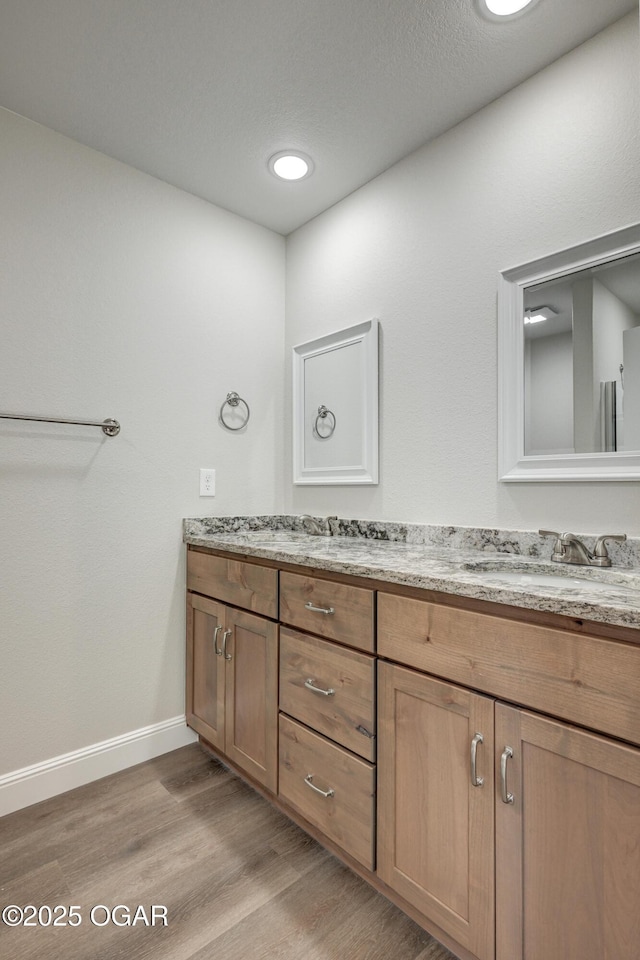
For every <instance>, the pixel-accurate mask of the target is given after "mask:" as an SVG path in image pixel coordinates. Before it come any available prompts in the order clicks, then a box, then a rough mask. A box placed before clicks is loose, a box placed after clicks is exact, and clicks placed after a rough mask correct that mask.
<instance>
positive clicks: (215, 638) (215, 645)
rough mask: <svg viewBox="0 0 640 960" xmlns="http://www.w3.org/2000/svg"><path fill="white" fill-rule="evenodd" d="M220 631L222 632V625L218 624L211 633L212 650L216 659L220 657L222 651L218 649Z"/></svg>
mask: <svg viewBox="0 0 640 960" xmlns="http://www.w3.org/2000/svg"><path fill="white" fill-rule="evenodd" d="M221 630H222V624H220V623H219V624H218V626H217V627H216V628H215V629H214V631H213V650H214V653H215V655H216V657H221V656H222V650H219V649H218V634H219V633H220V631H221Z"/></svg>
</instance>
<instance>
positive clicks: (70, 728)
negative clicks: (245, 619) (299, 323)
mask: <svg viewBox="0 0 640 960" xmlns="http://www.w3.org/2000/svg"><path fill="white" fill-rule="evenodd" d="M0 209H1V210H2V217H1V219H0V244H1V247H0V270H1V281H2V296H1V297H0V327H1V339H0V411H3V412H23V413H35V414H38V413H41V414H44V415H50V416H56V415H57V416H71V417H74V416H79V417H86V418H89V419H93V418H97V419H103V418H105V417H115V418H116V419H118V420H120V422H121V423H122V432H121V434H120V436H119V437H117V438H115V439H107V438H106V437H104V436H103V434H102V432H101V431H100V430H99V429H90V428H82V427H54V426H45V425H38V424H32V425H23V424H20V423H15V422H9V421H0V530H1V536H2V550H0V583H1V585H2V586H1V594H0V645H1V649H2V669H1V670H0V774H1V773H3V772H5V771H10V770H16V769H18V768H22V767H25V766H27V765H29V764H34V763H37V762H39V761H40V760H43V759H45V758H51V757H55V756H57V755H58V754H62V753H66V752H69V751H73V750H77V749H79V748H82V747H85V746H87V745H90V744H94V743H97V742H98V741H102V740H106V739H108V738H111V737H116V736H118V735H119V734H122V733H125V732H128V731H132V730H136V729H138V728H140V727H143V726H146V725H149V724H153V723H156V722H158V721H162V720H165V719H167V718H171V717H174V716H177V715H179V714H181V713H184V697H183V687H184V552H183V548H182V547H181V521H182V518H183V517H185V516H202V515H205V514H213V513H215V514H233V513H245V512H246V513H261V512H268V513H271V512H273V511H274V510H275V511H278V510H280V509H281V498H282V484H283V477H282V472H281V466H280V464H281V462H282V456H283V445H284V440H283V433H282V415H283V410H282V392H283V379H284V374H283V371H284V366H283V352H284V341H283V323H284V320H283V318H284V301H283V297H284V241H283V238H282V237H280V236H278V235H276V234H274V233H271V232H270V231H268V230H265V229H263V228H261V227H257V226H255V225H253V224H251V223H249V222H247V221H245V220H242V219H241V218H239V217H236V216H233V215H231V214H229V213H226V212H224V211H222V210H219V209H217V208H216V207H213V206H211V205H210V204H207V203H205V202H204V201H201V200H198V199H196V198H194V197H192V196H190V195H188V194H186V193H182V192H181V191H179V190H176V189H174V188H173V187H170V186H168V185H166V184H164V183H161V182H160V181H158V180H155V179H153V178H151V177H148V176H145V175H144V174H141V173H138V172H136V171H134V170H132V169H131V168H129V167H127V166H125V165H123V164H120V163H117V162H115V161H113V160H110V159H108V158H107V157H105V156H103V155H101V154H98V153H95V152H93V151H91V150H89V149H86V148H84V147H82V146H80V145H79V144H77V143H75V142H74V141H72V140H69V139H66V138H64V137H62V136H59V135H57V134H55V133H53V132H52V131H50V130H47V129H45V128H43V127H41V126H39V125H37V124H35V123H31V122H29V121H27V120H24V119H22V118H20V117H17V116H15V115H14V114H11V113H9V112H8V111H0ZM230 390H236V391H238V392H239V393H240V394H241V395H242V396H243V397H245V398H246V399H247V401H248V402H249V404H250V406H251V414H252V415H251V421H250V424H249V426H248V428H247V430H246V431H245V432H244V433H237V434H230V433H227V432H226V431H225V430H224V429H222V428H221V427H220V426H219V425H218V423H217V414H218V409H219V407H220V404H221V403H222V401H223V400H224V398H225V396H226V394H227V392H228V391H230ZM202 466H206V467H215V468H216V470H217V496H216V498H215V499H214V500H201V499H200V497H199V492H198V471H199V468H200V467H202Z"/></svg>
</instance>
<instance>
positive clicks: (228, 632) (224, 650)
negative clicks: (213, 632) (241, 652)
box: [222, 630, 232, 660]
mask: <svg viewBox="0 0 640 960" xmlns="http://www.w3.org/2000/svg"><path fill="white" fill-rule="evenodd" d="M231 633H232V631H231V630H225V632H224V633H223V634H222V653H223V654H224V658H225V660H231V654H230V653H227V640H228V639H229V637H230V636H231Z"/></svg>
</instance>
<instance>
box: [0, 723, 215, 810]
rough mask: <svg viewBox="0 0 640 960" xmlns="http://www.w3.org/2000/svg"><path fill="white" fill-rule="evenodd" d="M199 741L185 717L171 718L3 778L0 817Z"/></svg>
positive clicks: (0, 784) (25, 768) (0, 793)
mask: <svg viewBox="0 0 640 960" xmlns="http://www.w3.org/2000/svg"><path fill="white" fill-rule="evenodd" d="M197 739H198V738H197V736H196V734H195V733H193V731H192V730H190V729H189V728H188V727H187V725H186V721H185V718H184V716H181V717H172V718H171V719H170V720H163V721H162V722H161V723H153V724H151V725H150V726H148V727H140V729H139V730H131V731H130V732H129V733H125V734H122V735H121V736H119V737H113V738H112V739H111V740H103V741H101V742H100V743H94V744H92V745H91V746H89V747H83V748H82V749H81V750H74V751H73V752H72V753H64V754H62V755H61V756H59V757H53V758H52V759H51V760H44V761H42V762H41V763H34V764H33V765H32V766H30V767H23V768H22V769H21V770H14V771H13V772H12V773H7V774H5V775H4V776H0V816H2V817H3V816H5V815H6V814H7V813H13V812H14V811H15V810H21V809H22V808H23V807H29V806H31V805H32V804H34V803H40V801H41V800H48V799H49V797H55V796H56V795H57V794H59V793H65V792H66V791H67V790H73V789H74V787H81V786H82V785H83V784H85V783H90V782H91V781H93V780H100V779H101V777H106V776H108V775H109V774H110V773H117V772H118V771H119V770H124V769H126V767H133V766H135V764H136V763H142V762H143V761H144V760H151V759H152V758H153V757H159V756H160V755H161V754H163V753H169V751H171V750H176V749H177V748H178V747H184V746H186V745H187V744H188V743H193V742H194V741H196V740H197Z"/></svg>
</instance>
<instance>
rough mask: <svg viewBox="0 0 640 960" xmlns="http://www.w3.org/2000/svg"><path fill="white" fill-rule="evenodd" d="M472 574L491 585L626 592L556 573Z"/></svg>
mask: <svg viewBox="0 0 640 960" xmlns="http://www.w3.org/2000/svg"><path fill="white" fill-rule="evenodd" d="M474 573H475V574H477V575H478V576H480V577H481V578H482V579H483V580H485V581H491V583H496V584H498V583H512V584H515V585H517V586H519V587H560V588H561V589H564V590H577V589H579V590H582V591H588V592H589V593H611V591H612V590H616V589H618V590H620V589H624V590H628V589H629V587H627V586H625V587H622V588H621V587H620V584H614V583H611V584H609V583H601V582H600V581H599V580H589V579H587V577H573V576H568V577H563V576H561V575H560V574H557V573H523V572H521V571H518V570H474Z"/></svg>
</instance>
